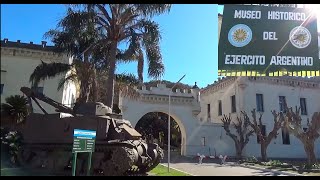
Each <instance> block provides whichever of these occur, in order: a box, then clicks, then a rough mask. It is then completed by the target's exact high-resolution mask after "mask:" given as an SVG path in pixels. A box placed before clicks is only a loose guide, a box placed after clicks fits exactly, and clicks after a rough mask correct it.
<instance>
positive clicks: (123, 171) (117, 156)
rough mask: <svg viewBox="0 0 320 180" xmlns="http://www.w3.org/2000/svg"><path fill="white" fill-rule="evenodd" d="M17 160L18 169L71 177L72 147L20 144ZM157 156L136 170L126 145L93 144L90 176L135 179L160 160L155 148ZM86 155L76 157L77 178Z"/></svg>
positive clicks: (65, 145) (130, 148) (80, 154)
mask: <svg viewBox="0 0 320 180" xmlns="http://www.w3.org/2000/svg"><path fill="white" fill-rule="evenodd" d="M22 149H23V150H24V151H22V153H20V154H21V156H20V161H21V162H24V163H22V165H24V166H26V167H31V168H37V169H38V168H40V169H47V170H48V169H49V170H50V171H51V172H54V173H57V174H63V175H71V164H72V153H71V151H72V144H24V145H23V148H22ZM156 152H157V153H158V154H159V156H157V158H156V159H155V160H153V161H152V162H149V163H147V166H142V167H141V166H140V167H138V166H136V165H134V163H135V157H136V152H135V150H134V147H130V144H105V143H103V144H99V143H97V144H96V148H95V152H94V154H93V156H92V166H91V170H92V172H91V174H93V175H95V176H122V175H126V176H137V175H145V174H146V173H147V172H148V171H150V170H152V169H153V168H155V167H156V166H157V165H158V164H159V163H160V160H161V159H162V158H163V150H162V149H161V148H160V147H158V146H157V148H156ZM86 161H87V153H79V154H78V158H77V172H76V174H77V175H85V174H86V168H87V165H86V163H87V162H86Z"/></svg>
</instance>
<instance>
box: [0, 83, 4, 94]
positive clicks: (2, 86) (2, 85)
mask: <svg viewBox="0 0 320 180" xmlns="http://www.w3.org/2000/svg"><path fill="white" fill-rule="evenodd" d="M0 88H1V95H2V93H3V88H4V84H1V87H0Z"/></svg>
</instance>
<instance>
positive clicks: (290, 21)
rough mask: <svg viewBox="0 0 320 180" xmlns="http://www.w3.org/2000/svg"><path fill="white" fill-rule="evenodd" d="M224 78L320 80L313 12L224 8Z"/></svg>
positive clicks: (221, 60) (221, 66) (221, 53)
mask: <svg viewBox="0 0 320 180" xmlns="http://www.w3.org/2000/svg"><path fill="white" fill-rule="evenodd" d="M218 52H219V55H218V58H219V59H218V69H219V75H220V76H221V75H222V76H255V75H260V76H265V75H267V76H282V75H293V76H320V60H319V49H318V33H317V17H316V15H315V13H314V12H312V11H311V10H310V9H305V8H289V7H266V6H256V5H225V6H224V11H223V19H222V25H221V32H220V40H219V51H218Z"/></svg>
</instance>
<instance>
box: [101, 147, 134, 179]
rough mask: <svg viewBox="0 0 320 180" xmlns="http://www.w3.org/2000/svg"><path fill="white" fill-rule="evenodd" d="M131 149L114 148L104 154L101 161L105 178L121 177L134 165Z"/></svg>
mask: <svg viewBox="0 0 320 180" xmlns="http://www.w3.org/2000/svg"><path fill="white" fill-rule="evenodd" d="M132 151H133V150H132V149H129V148H127V147H115V148H112V150H110V151H107V152H105V156H104V159H103V160H102V162H101V163H102V170H103V174H104V175H105V176H122V175H125V173H126V172H127V170H129V169H131V167H132V166H133V164H134V157H133V156H132V154H133V152H132Z"/></svg>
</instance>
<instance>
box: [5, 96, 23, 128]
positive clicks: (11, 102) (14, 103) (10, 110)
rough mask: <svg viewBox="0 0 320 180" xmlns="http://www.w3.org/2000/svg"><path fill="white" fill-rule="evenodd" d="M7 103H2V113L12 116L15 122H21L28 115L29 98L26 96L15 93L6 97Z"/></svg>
mask: <svg viewBox="0 0 320 180" xmlns="http://www.w3.org/2000/svg"><path fill="white" fill-rule="evenodd" d="M5 101H6V103H2V104H1V113H3V114H4V115H6V116H9V117H12V118H13V119H14V120H15V123H19V122H21V121H23V120H24V119H25V117H26V116H27V115H28V113H29V112H28V107H27V105H28V100H27V98H25V97H24V96H20V95H14V96H9V97H7V98H6V99H5Z"/></svg>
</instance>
